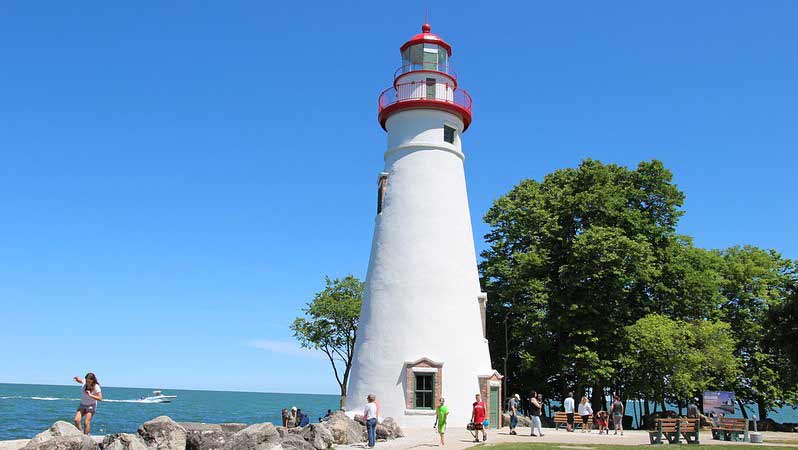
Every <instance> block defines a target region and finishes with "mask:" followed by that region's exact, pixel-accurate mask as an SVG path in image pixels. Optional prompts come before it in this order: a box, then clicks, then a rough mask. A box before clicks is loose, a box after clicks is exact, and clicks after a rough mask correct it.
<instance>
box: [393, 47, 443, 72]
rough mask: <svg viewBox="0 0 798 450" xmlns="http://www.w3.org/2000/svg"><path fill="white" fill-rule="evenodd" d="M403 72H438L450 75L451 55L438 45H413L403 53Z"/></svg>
mask: <svg viewBox="0 0 798 450" xmlns="http://www.w3.org/2000/svg"><path fill="white" fill-rule="evenodd" d="M402 66H403V67H404V69H403V70H402V72H403V73H404V72H410V71H413V70H436V71H438V72H444V73H449V54H448V52H447V51H446V49H445V48H442V47H440V46H439V45H437V44H416V45H411V46H410V47H408V48H406V49H405V50H404V51H402Z"/></svg>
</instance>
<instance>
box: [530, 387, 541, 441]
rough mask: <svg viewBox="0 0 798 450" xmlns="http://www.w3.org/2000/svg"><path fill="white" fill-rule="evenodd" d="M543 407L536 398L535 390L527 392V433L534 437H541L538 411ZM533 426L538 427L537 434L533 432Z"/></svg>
mask: <svg viewBox="0 0 798 450" xmlns="http://www.w3.org/2000/svg"><path fill="white" fill-rule="evenodd" d="M542 408H543V403H541V401H540V400H539V399H538V394H537V392H535V391H532V393H530V394H529V414H530V417H529V419H530V422H531V423H530V424H529V428H530V430H529V435H530V436H535V437H538V436H540V437H543V425H542V424H541V423H540V411H541V409H542ZM535 428H537V429H538V434H535Z"/></svg>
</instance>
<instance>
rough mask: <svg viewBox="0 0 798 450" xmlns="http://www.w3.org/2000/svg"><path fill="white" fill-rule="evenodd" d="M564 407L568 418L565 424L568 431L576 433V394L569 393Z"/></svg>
mask: <svg viewBox="0 0 798 450" xmlns="http://www.w3.org/2000/svg"><path fill="white" fill-rule="evenodd" d="M562 405H563V407H565V417H567V418H568V421H567V422H566V424H565V429H566V431H574V393H573V392H569V393H568V398H566V399H565V401H564V402H563V403H562Z"/></svg>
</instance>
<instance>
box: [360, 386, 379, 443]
mask: <svg viewBox="0 0 798 450" xmlns="http://www.w3.org/2000/svg"><path fill="white" fill-rule="evenodd" d="M376 399H377V397H375V396H374V394H369V395H368V397H366V400H367V401H368V403H366V408H365V409H364V410H363V421H365V422H366V432H367V433H368V436H369V448H373V447H374V445H375V444H376V443H377V404H376V403H375V400H376Z"/></svg>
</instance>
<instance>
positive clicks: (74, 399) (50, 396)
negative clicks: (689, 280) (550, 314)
mask: <svg viewBox="0 0 798 450" xmlns="http://www.w3.org/2000/svg"><path fill="white" fill-rule="evenodd" d="M152 391H153V389H151V388H146V389H145V388H115V387H106V386H103V398H104V399H105V401H103V402H102V403H100V404H99V406H98V408H97V415H96V417H95V419H94V420H93V421H92V434H108V433H133V432H135V431H136V429H137V428H138V427H139V425H141V424H142V423H143V422H146V421H147V420H149V419H152V418H154V417H157V416H161V415H167V416H169V417H171V418H173V419H174V420H177V421H178V422H208V423H222V422H241V423H247V424H252V423H259V422H272V423H281V422H282V419H281V417H280V410H281V409H282V408H290V407H292V406H296V407H298V408H301V409H302V411H304V412H306V413H307V414H308V416H309V417H310V419H311V421H312V422H316V421H318V418H319V417H321V416H322V415H324V413H325V412H326V411H327V410H328V409H332V410H336V409H337V408H338V405H339V397H338V396H337V395H314V394H270V393H261V392H223V391H186V390H179V389H168V390H164V394H168V395H177V399H175V400H174V401H173V402H172V403H147V402H144V401H142V400H139V399H140V398H142V397H147V396H149V395H151V393H152ZM78 403H80V386H79V385H78V384H75V385H73V386H50V385H38V384H1V383H0V440H5V439H26V438H30V437H33V436H34V435H35V434H37V433H39V432H40V431H42V430H45V429H46V428H48V427H49V426H50V425H52V423H53V422H55V421H56V420H66V421H68V422H72V419H73V417H74V415H75V409H76V408H77V406H78ZM633 411H634V408H633V406H632V404H631V403H629V404H628V406H627V414H629V415H632V413H633ZM753 411H754V410H753V409H752V410H751V412H749V414H753ZM735 416H738V417H739V416H740V414H739V412H738V414H736V415H735ZM770 417H772V418H773V419H774V420H776V421H777V422H781V423H784V422H798V410H797V409H795V408H791V407H787V408H782V409H780V410H779V411H777V412H775V413H771V415H770ZM430 426H432V424H431V423H430Z"/></svg>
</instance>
